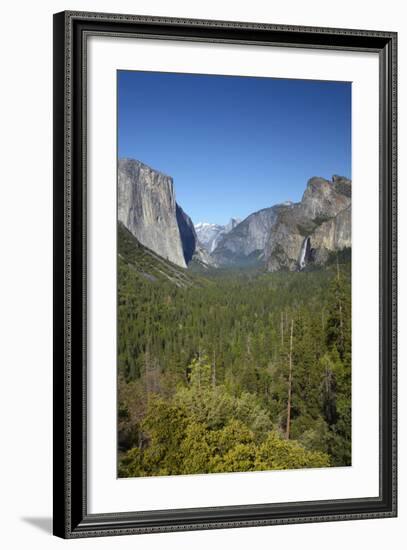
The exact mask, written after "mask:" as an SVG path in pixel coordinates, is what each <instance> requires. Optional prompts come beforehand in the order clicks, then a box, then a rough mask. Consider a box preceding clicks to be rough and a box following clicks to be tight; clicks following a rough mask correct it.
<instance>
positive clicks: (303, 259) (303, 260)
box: [298, 237, 311, 269]
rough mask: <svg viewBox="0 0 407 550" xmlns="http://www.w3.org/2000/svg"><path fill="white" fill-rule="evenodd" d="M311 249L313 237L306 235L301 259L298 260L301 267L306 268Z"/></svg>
mask: <svg viewBox="0 0 407 550" xmlns="http://www.w3.org/2000/svg"><path fill="white" fill-rule="evenodd" d="M310 250H311V238H310V237H305V239H304V241H303V243H302V246H301V252H300V259H299V261H298V263H299V266H300V269H304V267H305V266H306V264H307V259H308V256H309V253H310Z"/></svg>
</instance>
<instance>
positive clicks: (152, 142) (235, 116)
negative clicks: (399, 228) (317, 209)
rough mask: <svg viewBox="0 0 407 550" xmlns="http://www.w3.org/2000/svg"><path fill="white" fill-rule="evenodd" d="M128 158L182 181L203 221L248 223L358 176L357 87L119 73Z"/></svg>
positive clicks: (121, 135)
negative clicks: (315, 180)
mask: <svg viewBox="0 0 407 550" xmlns="http://www.w3.org/2000/svg"><path fill="white" fill-rule="evenodd" d="M118 154H119V157H120V158H121V157H130V158H135V159H138V160H140V161H142V162H144V163H146V164H148V165H149V166H151V167H152V168H155V169H157V170H160V171H162V172H164V173H166V174H168V175H170V176H172V177H173V178H174V186H175V192H176V200H177V202H178V203H179V204H180V205H181V206H182V208H183V209H184V210H185V212H187V214H189V216H191V218H192V220H193V222H194V223H197V222H199V221H208V222H212V223H220V224H224V223H227V221H228V220H229V219H230V218H231V217H232V216H233V217H239V218H242V219H243V218H245V217H246V216H248V215H249V214H250V213H252V212H255V211H257V210H260V209H261V208H266V207H268V206H272V205H273V204H276V203H279V202H284V201H286V200H292V201H299V200H300V199H301V196H302V194H303V192H304V189H305V186H306V182H307V180H308V179H309V178H310V177H312V176H322V177H325V178H328V179H330V178H331V176H332V175H333V174H339V175H343V176H347V177H351V84H350V83H346V82H342V83H340V82H323V81H312V80H286V79H272V78H248V77H234V76H232V77H230V76H213V75H190V74H173V73H156V72H137V71H119V72H118Z"/></svg>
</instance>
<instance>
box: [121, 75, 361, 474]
mask: <svg viewBox="0 0 407 550" xmlns="http://www.w3.org/2000/svg"><path fill="white" fill-rule="evenodd" d="M116 75H117V81H116V85H117V128H116V130H117V260H116V261H117V302H116V303H117V457H116V458H117V477H118V478H132V477H149V476H174V475H192V474H210V473H211V474H218V473H232V472H259V471H269V470H294V469H306V468H338V467H342V468H343V467H351V466H352V438H351V434H352V423H351V417H352V400H351V396H352V327H351V317H352V315H351V313H352V304H351V273H352V254H351V251H352V139H351V136H352V108H351V106H352V83H351V82H346V81H341V82H339V81H330V80H304V79H285V78H271V77H253V76H228V75H221V74H219V75H218V74H192V73H173V72H156V71H135V70H131V71H130V70H118V71H117V72H116Z"/></svg>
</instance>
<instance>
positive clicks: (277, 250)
mask: <svg viewBox="0 0 407 550" xmlns="http://www.w3.org/2000/svg"><path fill="white" fill-rule="evenodd" d="M351 190H352V188H351V181H350V180H349V179H347V178H344V177H341V176H333V178H332V181H328V180H325V179H323V178H311V179H310V180H309V181H308V184H307V188H306V190H305V192H304V195H303V197H302V200H301V202H299V203H296V204H294V205H290V206H289V207H286V206H282V207H281V208H280V210H279V212H278V215H277V219H276V221H275V224H274V226H273V229H272V231H271V232H270V235H269V239H268V241H267V243H266V246H265V251H264V253H265V260H266V265H267V269H268V270H269V271H280V270H281V269H287V270H290V271H295V270H298V269H304V268H305V267H306V266H307V265H309V264H312V263H314V264H323V263H325V262H326V260H327V258H328V256H329V253H330V252H333V251H337V250H343V249H344V248H350V247H351Z"/></svg>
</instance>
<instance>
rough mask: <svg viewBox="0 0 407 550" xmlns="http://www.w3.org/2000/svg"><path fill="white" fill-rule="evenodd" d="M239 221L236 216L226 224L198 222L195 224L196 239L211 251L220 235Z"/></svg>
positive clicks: (227, 231) (224, 233)
mask: <svg viewBox="0 0 407 550" xmlns="http://www.w3.org/2000/svg"><path fill="white" fill-rule="evenodd" d="M239 223H240V220H239V219H238V218H231V219H230V221H229V223H227V224H226V225H219V224H217V223H208V222H199V223H197V224H196V225H195V232H196V235H197V237H198V241H199V242H200V243H201V245H202V246H203V247H204V248H205V249H206V250H207V251H208V252H209V253H211V252H213V251H214V250H215V248H216V246H217V244H218V242H219V239H220V238H221V237H222V235H226V233H229V231H231V230H232V229H233V228H234V227H236V225H238V224H239Z"/></svg>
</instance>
